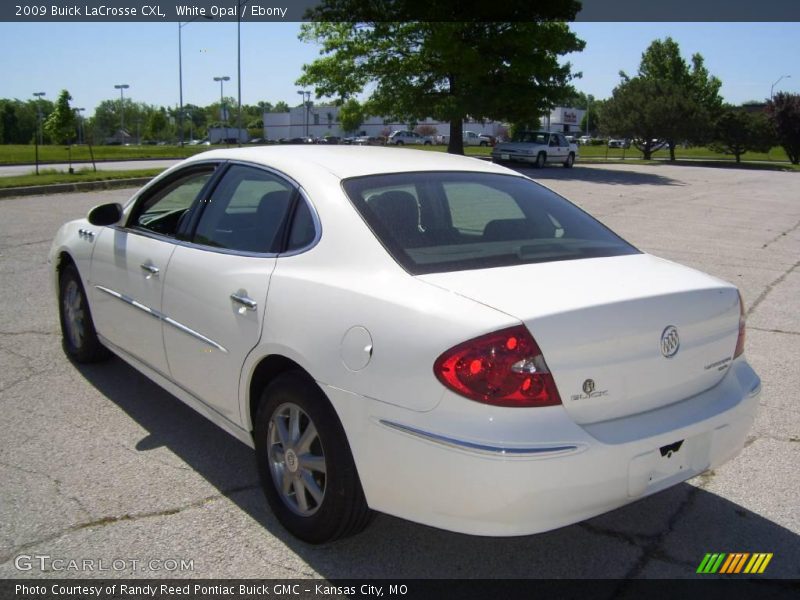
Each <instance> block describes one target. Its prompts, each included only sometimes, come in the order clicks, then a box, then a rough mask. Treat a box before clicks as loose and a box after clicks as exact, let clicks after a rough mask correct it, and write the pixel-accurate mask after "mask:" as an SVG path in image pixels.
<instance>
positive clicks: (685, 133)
mask: <svg viewBox="0 0 800 600" xmlns="http://www.w3.org/2000/svg"><path fill="white" fill-rule="evenodd" d="M639 77H642V78H644V79H648V80H650V81H653V82H657V83H661V84H663V85H661V86H657V87H659V88H660V89H659V92H660V93H662V94H665V93H666V94H669V95H670V98H669V99H667V100H666V101H665V102H664V101H662V102H661V105H662V109H664V110H666V112H665V113H664V121H665V122H664V126H663V127H662V132H661V136H662V137H663V138H665V140H666V142H667V146H668V147H669V153H670V160H675V146H676V145H677V143H678V142H679V141H682V140H690V141H694V142H705V141H707V140H708V138H709V137H710V136H711V135H712V134H713V120H714V117H715V116H716V115H717V114H718V112H719V110H720V108H721V107H722V98H720V96H719V88H720V85H721V82H720V80H719V79H718V78H716V77H714V76H712V75H710V74H709V72H708V69H706V68H705V63H704V60H703V57H702V56H701V55H700V54H694V55H693V56H692V66H691V69H690V68H689V65H688V64H687V62H686V61H685V60H684V59H683V57H682V56H681V51H680V47H679V46H678V43H677V42H675V41H674V40H673V39H672V38H670V37H668V38H666V39H664V40H655V41H653V42H652V43H651V44H650V46H649V47H648V48H647V50H645V52H644V53H643V54H642V60H641V63H640V65H639ZM662 100H663V99H662Z"/></svg>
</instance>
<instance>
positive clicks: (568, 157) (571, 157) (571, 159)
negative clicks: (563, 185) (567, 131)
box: [564, 152, 575, 169]
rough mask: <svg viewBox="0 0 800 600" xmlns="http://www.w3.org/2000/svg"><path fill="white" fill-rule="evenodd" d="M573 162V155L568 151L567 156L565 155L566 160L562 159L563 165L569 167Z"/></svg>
mask: <svg viewBox="0 0 800 600" xmlns="http://www.w3.org/2000/svg"><path fill="white" fill-rule="evenodd" d="M574 164H575V155H574V154H573V153H572V152H570V153H569V156H567V160H565V161H564V167H565V168H567V169H571V168H572V165H574Z"/></svg>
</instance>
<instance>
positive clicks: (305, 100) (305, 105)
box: [297, 90, 311, 137]
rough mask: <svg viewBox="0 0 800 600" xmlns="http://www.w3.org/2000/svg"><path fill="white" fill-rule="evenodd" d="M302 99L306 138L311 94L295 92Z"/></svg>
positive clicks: (302, 91)
mask: <svg viewBox="0 0 800 600" xmlns="http://www.w3.org/2000/svg"><path fill="white" fill-rule="evenodd" d="M297 93H298V94H300V95H301V96H302V97H303V108H304V112H303V115H304V116H303V119H304V124H305V131H306V137H308V103H309V102H311V92H309V91H308V90H300V91H298V92H297Z"/></svg>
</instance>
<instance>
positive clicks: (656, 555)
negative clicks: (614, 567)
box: [617, 471, 715, 594]
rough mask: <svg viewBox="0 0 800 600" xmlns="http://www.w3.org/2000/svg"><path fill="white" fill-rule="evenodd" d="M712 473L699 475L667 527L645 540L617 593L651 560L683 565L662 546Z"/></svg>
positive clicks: (638, 574) (639, 573)
mask: <svg viewBox="0 0 800 600" xmlns="http://www.w3.org/2000/svg"><path fill="white" fill-rule="evenodd" d="M714 475H715V473H714V471H706V472H705V473H703V474H701V475H699V476H698V477H697V479H700V483H699V484H698V485H695V486H692V489H691V490H690V491H689V493H688V494H687V496H686V498H685V499H684V501H683V502H681V504H680V506H678V508H677V510H676V511H675V512H674V513H672V516H671V517H670V518H669V520H668V521H667V526H666V527H665V528H664V529H663V530H662V531H660V532H658V533H657V534H655V535H653V536H651V537H649V538H647V542H646V543H645V545H644V547H643V548H642V555H641V556H640V557H639V559H638V560H637V561H636V562H635V563H634V564H633V565H632V566H631V568H630V569H628V571H627V573H625V575H624V576H623V579H625V580H626V582H623V583H622V584H621V586H620V588H619V589H618V590H617V593H618V594H620V593H621V591H622V590H623V588H624V587H626V586H627V585H629V583H627V580H630V579H634V578H636V577H638V576H640V575H641V573H642V572H643V571H644V569H645V567H647V565H648V564H649V563H650V561H652V560H653V559H660V560H664V559H665V558H669V559H671V560H672V561H673V562H677V563H678V564H684V563H683V562H681V561H678V559H675V558H672V557H670V556H669V555H668V554H667V553H666V552H664V550H663V549H662V547H661V546H662V544H663V543H664V541H665V540H666V539H667V537H668V536H669V535H670V534H671V533H672V532H673V531H674V530H675V527H676V526H677V525H678V522H679V521H680V520H681V519H682V518H683V516H684V515H685V514H686V512H687V511H688V510H689V509H691V508H692V506H694V503H695V499H696V498H697V495H698V494H699V493H700V491H701V490H702V489H703V488H704V487H705V486H706V485H708V483H709V481H710V480H711V478H712V477H714Z"/></svg>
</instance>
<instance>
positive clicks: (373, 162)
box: [187, 145, 516, 181]
mask: <svg viewBox="0 0 800 600" xmlns="http://www.w3.org/2000/svg"><path fill="white" fill-rule="evenodd" d="M208 159H216V160H240V161H245V162H251V163H256V164H261V165H265V166H268V167H271V168H273V169H276V170H278V171H282V172H283V173H285V174H287V175H289V176H290V177H293V178H294V179H296V180H298V181H300V180H302V179H304V178H307V177H313V176H314V173H319V172H327V173H331V174H333V175H335V176H336V177H338V178H340V179H347V178H349V177H361V176H364V175H378V174H382V173H404V172H415V171H473V172H474V171H478V172H486V173H503V174H506V175H508V174H516V173H514V172H512V171H510V170H508V169H505V168H503V167H500V166H497V165H494V164H492V163H491V162H489V161H486V160H481V159H477V158H471V157H467V156H458V155H454V154H447V153H445V152H433V151H425V150H409V149H405V148H402V149H400V148H383V147H380V146H369V147H365V146H328V145H319V146H317V145H303V146H300V145H298V146H294V145H273V146H257V147H250V148H229V149H220V150H210V151H208V152H201V153H200V154H195V155H194V156H192V157H191V158H189V159H187V163H189V162H197V161H202V160H208Z"/></svg>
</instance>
